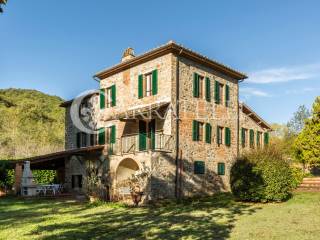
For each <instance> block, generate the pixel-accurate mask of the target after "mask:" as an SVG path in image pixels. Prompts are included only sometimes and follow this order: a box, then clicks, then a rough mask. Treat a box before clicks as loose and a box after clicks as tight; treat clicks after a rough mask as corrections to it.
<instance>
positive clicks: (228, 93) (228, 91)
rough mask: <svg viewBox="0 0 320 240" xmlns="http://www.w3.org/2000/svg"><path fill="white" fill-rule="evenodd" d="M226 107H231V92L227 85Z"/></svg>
mask: <svg viewBox="0 0 320 240" xmlns="http://www.w3.org/2000/svg"><path fill="white" fill-rule="evenodd" d="M225 91H226V97H225V98H226V107H228V106H229V105H230V90H229V85H226V90H225Z"/></svg>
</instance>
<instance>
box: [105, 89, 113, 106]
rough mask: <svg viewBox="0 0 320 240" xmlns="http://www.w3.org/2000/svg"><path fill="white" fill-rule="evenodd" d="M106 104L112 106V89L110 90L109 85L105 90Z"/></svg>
mask: <svg viewBox="0 0 320 240" xmlns="http://www.w3.org/2000/svg"><path fill="white" fill-rule="evenodd" d="M106 104H107V108H109V107H111V106H112V91H111V87H110V88H107V91H106Z"/></svg>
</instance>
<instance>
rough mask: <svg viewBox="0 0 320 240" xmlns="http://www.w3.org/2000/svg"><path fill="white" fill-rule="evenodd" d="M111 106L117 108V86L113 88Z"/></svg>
mask: <svg viewBox="0 0 320 240" xmlns="http://www.w3.org/2000/svg"><path fill="white" fill-rule="evenodd" d="M111 106H112V107H114V106H116V85H113V86H111Z"/></svg>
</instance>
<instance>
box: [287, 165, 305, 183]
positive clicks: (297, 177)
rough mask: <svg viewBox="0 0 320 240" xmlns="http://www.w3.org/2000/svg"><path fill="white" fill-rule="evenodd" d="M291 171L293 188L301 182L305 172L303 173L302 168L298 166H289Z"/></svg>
mask: <svg viewBox="0 0 320 240" xmlns="http://www.w3.org/2000/svg"><path fill="white" fill-rule="evenodd" d="M291 173H292V177H293V181H292V186H293V188H297V187H298V186H299V185H300V184H301V183H302V180H303V178H304V177H306V174H304V172H303V170H302V169H301V168H299V167H294V166H292V167H291Z"/></svg>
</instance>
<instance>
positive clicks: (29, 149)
mask: <svg viewBox="0 0 320 240" xmlns="http://www.w3.org/2000/svg"><path fill="white" fill-rule="evenodd" d="M62 102H63V99H61V98H60V97H57V96H50V95H47V94H44V93H42V92H39V91H36V90H26V89H12V88H10V89H0V131H1V134H0V159H19V158H23V157H30V156H35V155H40V154H46V153H50V152H55V151H59V150H63V148H64V109H63V108H61V107H59V105H60V104H61V103H62Z"/></svg>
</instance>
